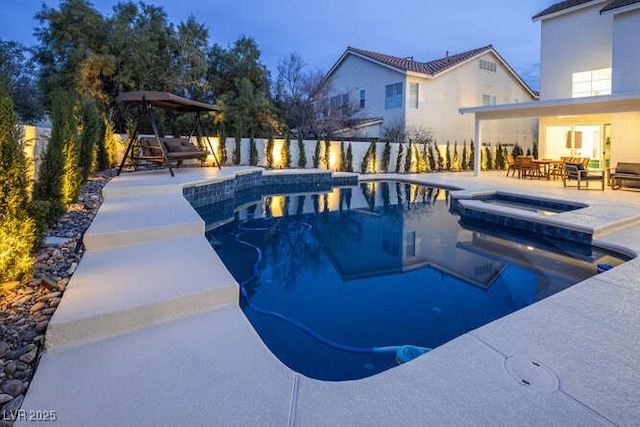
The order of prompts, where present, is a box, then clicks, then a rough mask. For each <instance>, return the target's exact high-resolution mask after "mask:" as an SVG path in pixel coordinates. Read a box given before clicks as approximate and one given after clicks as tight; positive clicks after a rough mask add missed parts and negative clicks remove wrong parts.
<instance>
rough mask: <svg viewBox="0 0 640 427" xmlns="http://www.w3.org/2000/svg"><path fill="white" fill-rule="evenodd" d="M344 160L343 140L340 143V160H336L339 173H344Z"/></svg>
mask: <svg viewBox="0 0 640 427" xmlns="http://www.w3.org/2000/svg"><path fill="white" fill-rule="evenodd" d="M344 158H345V152H344V140H341V141H340V159H339V160H338V170H339V171H340V172H344Z"/></svg>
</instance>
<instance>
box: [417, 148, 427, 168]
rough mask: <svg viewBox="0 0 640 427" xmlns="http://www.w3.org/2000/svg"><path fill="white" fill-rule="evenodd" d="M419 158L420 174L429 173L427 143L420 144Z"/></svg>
mask: <svg viewBox="0 0 640 427" xmlns="http://www.w3.org/2000/svg"><path fill="white" fill-rule="evenodd" d="M418 156H419V157H420V167H419V169H420V172H429V149H428V147H427V143H426V142H425V143H423V144H422V153H419V154H418Z"/></svg>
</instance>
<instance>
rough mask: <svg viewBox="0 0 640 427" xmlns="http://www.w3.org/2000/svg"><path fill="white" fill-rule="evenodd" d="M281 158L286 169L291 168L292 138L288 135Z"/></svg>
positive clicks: (283, 144)
mask: <svg viewBox="0 0 640 427" xmlns="http://www.w3.org/2000/svg"><path fill="white" fill-rule="evenodd" d="M280 157H281V158H282V161H283V162H284V167H285V168H290V167H291V136H290V135H289V134H288V133H287V136H286V137H285V139H284V142H283V143H282V149H281V150H280Z"/></svg>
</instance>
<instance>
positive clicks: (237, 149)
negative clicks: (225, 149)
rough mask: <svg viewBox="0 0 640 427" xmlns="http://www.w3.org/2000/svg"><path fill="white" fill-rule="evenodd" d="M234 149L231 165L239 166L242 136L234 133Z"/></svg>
mask: <svg viewBox="0 0 640 427" xmlns="http://www.w3.org/2000/svg"><path fill="white" fill-rule="evenodd" d="M235 143H236V147H235V149H234V150H233V164H234V165H239V164H240V160H241V157H242V136H241V134H239V133H236V136H235Z"/></svg>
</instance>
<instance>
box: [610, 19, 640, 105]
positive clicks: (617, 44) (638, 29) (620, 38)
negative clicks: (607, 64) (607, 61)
mask: <svg viewBox="0 0 640 427" xmlns="http://www.w3.org/2000/svg"><path fill="white" fill-rule="evenodd" d="M613 23H614V25H613V82H612V92H613V93H628V92H640V10H633V11H629V12H626V13H620V14H616V15H614V18H613Z"/></svg>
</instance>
